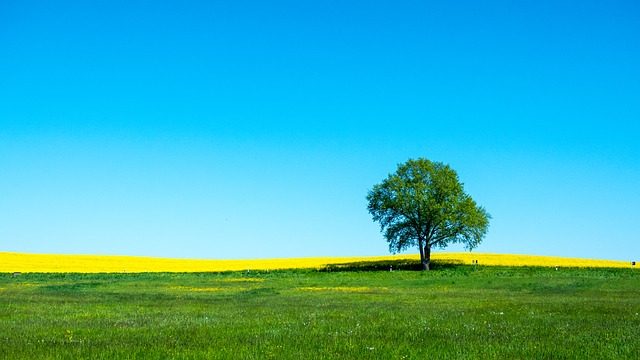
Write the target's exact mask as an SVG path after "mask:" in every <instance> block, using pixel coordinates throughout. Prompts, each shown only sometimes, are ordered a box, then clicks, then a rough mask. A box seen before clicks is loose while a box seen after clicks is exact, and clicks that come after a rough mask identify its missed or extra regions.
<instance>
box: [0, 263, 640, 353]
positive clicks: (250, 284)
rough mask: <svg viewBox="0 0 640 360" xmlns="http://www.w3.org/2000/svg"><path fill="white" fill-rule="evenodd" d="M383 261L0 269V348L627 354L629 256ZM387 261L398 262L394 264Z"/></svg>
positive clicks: (633, 345)
mask: <svg viewBox="0 0 640 360" xmlns="http://www.w3.org/2000/svg"><path fill="white" fill-rule="evenodd" d="M416 265H417V264H415V262H414V263H411V262H409V261H406V262H402V261H400V262H397V263H395V266H394V269H396V270H394V271H393V272H390V271H389V261H381V262H375V261H369V262H352V263H343V264H342V265H339V266H338V265H331V266H325V267H323V268H321V269H313V270H304V269H302V270H279V271H269V272H267V271H251V272H249V273H247V271H246V270H245V271H235V272H233V271H232V272H218V273H135V274H115V273H111V274H106V273H105V274H82V273H72V274H69V273H50V274H43V273H26V274H23V275H21V276H13V275H12V274H0V358H7V359H36V358H38V359H72V358H73V359H114V358H117V359H137V358H149V359H202V358H211V359H269V358H274V359H336V358H346V359H421V358H432V359H450V358H456V359H477V358H489V359H506V358H509V359H518V358H527V359H584V358H598V359H621V358H622V359H624V358H637V354H638V353H640V315H638V314H639V313H640V275H638V272H637V271H635V272H634V271H632V270H630V269H613V268H561V269H560V270H557V271H556V270H555V269H554V268H549V267H503V266H491V267H487V266H479V267H477V268H475V269H474V267H473V266H470V265H465V264H460V263H456V262H444V261H442V262H436V263H435V271H431V272H422V271H413V270H411V269H413V268H414V267H415V266H416ZM397 269H404V270H400V271H398V270H397Z"/></svg>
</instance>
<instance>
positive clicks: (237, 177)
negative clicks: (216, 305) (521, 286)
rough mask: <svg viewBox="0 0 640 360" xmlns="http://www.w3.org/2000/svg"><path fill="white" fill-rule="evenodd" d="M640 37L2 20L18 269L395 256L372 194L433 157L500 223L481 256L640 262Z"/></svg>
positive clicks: (451, 22) (69, 9) (82, 14)
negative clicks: (34, 264)
mask: <svg viewBox="0 0 640 360" xmlns="http://www.w3.org/2000/svg"><path fill="white" fill-rule="evenodd" d="M639 23H640V5H638V3H637V2H634V1H609V2H596V1H568V2H557V1H536V2H529V3H528V4H524V2H522V3H519V2H511V1H486V2H472V1H459V2H450V1H443V2H437V3H436V2H426V1H406V2H405V1H362V2H356V1H351V2H345V1H322V2H304V1H270V2H264V1H186V2H168V1H166V2H163V1H90V2H86V1H58V2H38V1H33V2H25V1H13V0H9V1H3V2H2V3H1V4H0V251H18V252H34V253H84V254H121V255H147V256H163V257H188V258H220V259H227V258H268V257H304V256H340V255H348V256H351V255H383V254H387V253H388V247H387V244H386V242H385V240H384V239H383V237H382V235H381V234H380V232H379V227H378V224H376V223H374V222H373V221H372V220H371V217H370V215H369V214H368V213H367V210H366V200H365V196H366V194H367V191H368V190H369V189H370V188H371V187H372V186H373V185H374V184H376V183H378V182H380V181H381V180H382V179H384V178H385V177H386V176H387V174H389V173H390V172H393V171H395V169H396V166H397V164H398V163H401V162H404V161H406V160H407V159H408V158H418V157H425V158H428V159H431V160H434V161H442V162H445V163H448V164H450V165H451V166H452V167H453V168H454V169H455V170H456V171H457V172H458V174H459V176H460V178H461V180H462V181H463V182H464V183H465V189H466V190H467V192H468V193H469V194H470V195H471V196H472V197H473V198H474V199H475V200H476V201H477V202H478V203H479V204H481V205H483V206H484V207H485V208H486V209H487V210H488V211H489V212H490V213H491V214H492V216H493V220H492V222H491V226H490V229H489V232H488V234H487V237H486V238H485V240H484V242H483V243H482V244H481V245H480V247H479V248H478V249H477V251H479V252H497V253H520V254H537V255H559V256H572V257H589V258H604V259H617V260H640V235H638V234H639V233H640V232H639V231H638V230H640V229H639V225H638V224H639V223H640V221H638V220H639V218H638V209H639V208H640V191H638V185H639V184H640V182H639V179H640V141H638V139H639V138H640V66H638V61H639V60H640V41H638V39H639V38H640V27H639V26H638V24H639ZM447 250H449V251H459V250H462V249H461V248H459V247H455V246H454V247H450V248H448V249H447ZM412 252H417V249H414V250H413V251H412Z"/></svg>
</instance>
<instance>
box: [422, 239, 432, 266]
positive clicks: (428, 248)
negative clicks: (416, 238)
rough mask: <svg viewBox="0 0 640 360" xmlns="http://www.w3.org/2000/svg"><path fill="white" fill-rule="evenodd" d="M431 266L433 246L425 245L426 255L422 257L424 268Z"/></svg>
mask: <svg viewBox="0 0 640 360" xmlns="http://www.w3.org/2000/svg"><path fill="white" fill-rule="evenodd" d="M430 267H431V246H429V244H427V245H425V246H424V257H423V258H422V270H425V271H426V270H429V269H430Z"/></svg>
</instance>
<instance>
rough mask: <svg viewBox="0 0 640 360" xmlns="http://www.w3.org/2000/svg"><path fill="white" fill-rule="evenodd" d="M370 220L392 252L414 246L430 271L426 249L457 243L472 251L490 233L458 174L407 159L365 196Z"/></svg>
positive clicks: (435, 164)
mask: <svg viewBox="0 0 640 360" xmlns="http://www.w3.org/2000/svg"><path fill="white" fill-rule="evenodd" d="M367 201H368V210H369V213H371V215H372V216H373V221H377V222H379V223H380V231H381V232H382V233H383V235H384V237H385V238H386V240H387V242H388V243H389V250H390V251H391V252H392V253H397V252H400V251H403V250H406V249H407V248H409V247H413V246H418V249H419V250H420V261H421V262H422V266H423V269H425V270H429V267H430V262H431V248H432V247H438V248H441V249H443V248H445V247H446V246H448V245H449V244H453V243H462V244H464V245H465V247H466V248H467V249H469V250H472V249H473V248H475V247H476V246H478V244H480V242H481V241H482V239H483V238H484V236H485V234H486V233H487V230H488V229H489V220H490V219H491V215H490V214H489V213H488V212H487V211H486V210H485V209H484V208H483V207H482V206H478V205H477V204H476V203H475V201H474V200H473V199H472V198H471V196H469V195H467V194H466V193H465V192H464V188H463V184H462V183H461V182H460V181H459V179H458V174H457V173H456V172H455V171H454V170H453V169H452V168H451V167H450V166H449V165H446V164H443V163H441V162H432V161H430V160H427V159H422V158H420V159H417V160H414V159H409V160H408V161H407V162H406V163H404V164H400V165H398V170H397V171H396V172H395V173H393V174H389V176H388V177H387V178H386V179H385V180H383V181H382V183H380V184H377V185H375V186H374V187H373V189H371V190H370V191H369V193H368V194H367Z"/></svg>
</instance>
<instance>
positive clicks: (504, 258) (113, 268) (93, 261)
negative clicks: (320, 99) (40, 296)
mask: <svg viewBox="0 0 640 360" xmlns="http://www.w3.org/2000/svg"><path fill="white" fill-rule="evenodd" d="M401 259H416V260H417V259H419V255H389V256H369V257H313V258H281V259H253V260H199V259H171V258H153V257H140V256H106V255H48V254H25V253H11V252H0V273H14V272H21V273H31V272H38V273H124V272H127V273H139V272H215V271H238V270H249V271H251V270H277V269H301V268H321V267H324V266H325V265H330V264H341V263H352V262H358V261H381V260H401ZM432 260H436V261H437V260H445V261H456V262H460V263H463V264H471V263H472V260H477V261H478V266H492V265H499V266H549V267H555V266H556V265H558V266H559V267H615V268H624V267H627V268H629V267H631V264H630V263H629V262H626V261H612V260H593V259H578V258H562V257H552V256H534V255H505V254H483V253H468V252H464V253H460V252H457V253H433V254H432Z"/></svg>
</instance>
